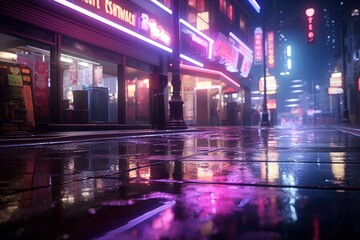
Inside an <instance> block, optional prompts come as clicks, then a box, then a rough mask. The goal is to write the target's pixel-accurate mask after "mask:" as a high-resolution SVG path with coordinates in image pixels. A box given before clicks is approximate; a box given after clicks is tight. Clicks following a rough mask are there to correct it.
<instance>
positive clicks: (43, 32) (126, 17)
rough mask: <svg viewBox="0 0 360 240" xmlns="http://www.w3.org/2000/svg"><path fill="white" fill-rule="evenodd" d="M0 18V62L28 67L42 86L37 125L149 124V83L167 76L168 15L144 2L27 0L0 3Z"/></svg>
mask: <svg viewBox="0 0 360 240" xmlns="http://www.w3.org/2000/svg"><path fill="white" fill-rule="evenodd" d="M138 3H139V4H140V2H138ZM29 13H31V14H29ZM0 16H1V18H2V19H3V20H4V19H5V20H6V21H1V23H0V44H1V49H0V61H6V62H13V63H24V64H27V65H28V66H29V67H31V69H32V70H33V74H34V75H33V77H34V86H40V85H41V86H42V87H41V88H37V89H36V88H35V87H34V91H35V92H34V96H35V113H36V121H37V123H44V124H45V125H46V124H48V123H67V124H72V123H76V124H79V123H80V124H84V123H91V124H94V123H95V124H103V125H105V124H124V123H127V124H135V125H136V124H150V123H151V120H150V119H151V111H150V110H149V109H151V105H150V104H151V100H150V99H151V96H150V95H151V91H150V89H149V79H150V75H151V74H152V73H155V72H156V73H157V72H160V73H166V72H167V66H168V59H169V57H170V54H171V52H172V49H171V35H170V30H169V29H170V27H169V24H170V22H171V14H170V13H168V12H166V11H164V10H163V9H161V8H160V7H159V6H158V5H156V4H155V3H154V2H150V1H141V6H140V5H137V4H136V2H135V3H134V2H131V1H125V0H118V1H107V0H95V1H83V0H71V1H67V0H44V1H36V0H29V1H1V2H0ZM65 16H66V17H65ZM39 71H43V72H44V74H42V75H41V77H42V80H43V81H42V83H41V84H40V82H39V81H38V79H37V78H36V76H40V75H37V73H38V72H39ZM44 83H45V84H44Z"/></svg>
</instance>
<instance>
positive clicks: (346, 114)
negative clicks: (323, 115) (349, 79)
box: [341, 3, 350, 123]
mask: <svg viewBox="0 0 360 240" xmlns="http://www.w3.org/2000/svg"><path fill="white" fill-rule="evenodd" d="M345 28H346V26H345V14H344V4H343V3H342V4H341V49H342V87H343V118H342V120H341V122H342V123H350V119H349V110H348V100H347V90H346V87H347V86H346V75H347V72H346V48H345V31H346V29H345Z"/></svg>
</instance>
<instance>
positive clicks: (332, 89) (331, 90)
mask: <svg viewBox="0 0 360 240" xmlns="http://www.w3.org/2000/svg"><path fill="white" fill-rule="evenodd" d="M343 92H344V91H343V89H342V88H339V87H329V88H328V93H329V94H342V93H343Z"/></svg>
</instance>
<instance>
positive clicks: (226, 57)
mask: <svg viewBox="0 0 360 240" xmlns="http://www.w3.org/2000/svg"><path fill="white" fill-rule="evenodd" d="M213 59H214V60H216V61H219V63H220V64H224V65H225V66H226V68H227V69H237V67H238V61H239V51H238V50H237V49H236V47H235V46H233V45H232V44H231V43H230V42H229V41H228V40H227V38H226V37H225V36H224V35H222V34H221V33H219V35H218V37H217V39H216V41H215V43H214V57H213Z"/></svg>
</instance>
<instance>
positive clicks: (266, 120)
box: [260, 19, 270, 127]
mask: <svg viewBox="0 0 360 240" xmlns="http://www.w3.org/2000/svg"><path fill="white" fill-rule="evenodd" d="M262 25H263V36H262V45H263V47H262V50H263V75H264V99H263V111H262V114H261V123H260V126H262V127H268V126H270V124H269V114H268V109H267V87H266V49H265V45H266V44H265V36H266V31H265V19H263V24H262Z"/></svg>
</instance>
